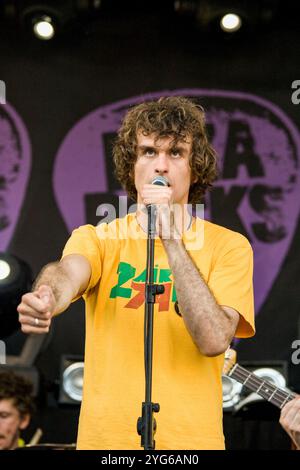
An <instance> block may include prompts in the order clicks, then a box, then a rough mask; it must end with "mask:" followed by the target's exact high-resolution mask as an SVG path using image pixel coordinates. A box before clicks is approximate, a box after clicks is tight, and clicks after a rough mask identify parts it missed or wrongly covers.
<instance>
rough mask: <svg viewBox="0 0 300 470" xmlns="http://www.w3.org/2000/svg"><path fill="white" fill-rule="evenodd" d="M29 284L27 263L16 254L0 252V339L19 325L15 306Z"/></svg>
mask: <svg viewBox="0 0 300 470" xmlns="http://www.w3.org/2000/svg"><path fill="white" fill-rule="evenodd" d="M31 285H32V272H31V269H30V267H29V265H28V264H27V263H25V262H24V261H22V260H21V259H19V258H17V257H16V256H13V255H10V254H8V253H0V339H1V338H5V337H7V336H9V335H10V334H12V333H13V332H14V331H15V330H17V329H18V328H19V327H20V324H19V321H18V312H17V306H18V304H19V303H20V301H21V297H22V295H23V294H24V293H25V292H28V291H29V290H30V289H31Z"/></svg>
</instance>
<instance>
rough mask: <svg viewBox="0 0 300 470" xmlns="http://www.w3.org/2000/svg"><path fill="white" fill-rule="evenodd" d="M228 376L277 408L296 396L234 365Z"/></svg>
mask: <svg viewBox="0 0 300 470" xmlns="http://www.w3.org/2000/svg"><path fill="white" fill-rule="evenodd" d="M228 376H229V377H231V378H232V379H235V380H237V382H240V383H241V384H243V385H244V386H245V387H247V388H248V389H249V390H251V391H252V392H255V393H257V394H258V395H260V396H261V397H262V398H264V399H265V400H267V401H269V402H270V403H272V404H273V405H275V406H277V408H283V406H284V405H285V404H286V403H287V402H288V401H290V400H292V399H293V398H295V396H296V395H294V394H293V393H288V392H286V391H285V390H283V389H282V388H278V387H276V386H275V385H273V384H272V383H271V382H268V381H267V380H263V379H262V378H260V377H258V376H257V375H255V374H253V373H252V372H249V371H248V370H247V369H244V367H242V366H240V365H239V364H235V366H234V367H233V368H232V369H231V371H230V372H229V373H228Z"/></svg>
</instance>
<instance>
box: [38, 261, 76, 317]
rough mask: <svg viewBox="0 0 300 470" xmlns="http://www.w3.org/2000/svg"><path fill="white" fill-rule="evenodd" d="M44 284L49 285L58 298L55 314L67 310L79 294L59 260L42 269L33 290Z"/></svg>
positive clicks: (56, 298)
mask: <svg viewBox="0 0 300 470" xmlns="http://www.w3.org/2000/svg"><path fill="white" fill-rule="evenodd" d="M42 285H47V286H49V287H51V289H52V292H53V294H54V297H55V300H56V309H55V312H54V314H58V313H60V312H63V311H64V310H66V308H68V306H69V305H70V303H71V301H72V299H73V298H74V297H75V296H76V294H77V292H75V289H74V287H73V285H72V282H71V280H70V278H69V276H68V275H67V273H66V271H65V270H64V268H63V267H62V266H61V264H60V263H59V262H58V261H57V262H54V263H49V264H47V265H46V266H45V267H44V268H43V269H42V271H41V272H40V274H39V275H38V277H37V278H36V280H35V282H34V285H33V289H32V290H33V291H34V290H37V289H38V288H39V287H40V286H42Z"/></svg>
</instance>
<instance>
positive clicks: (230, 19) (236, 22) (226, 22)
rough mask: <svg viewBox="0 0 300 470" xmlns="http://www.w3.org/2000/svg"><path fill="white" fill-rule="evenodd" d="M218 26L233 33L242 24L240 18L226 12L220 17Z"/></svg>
mask: <svg viewBox="0 0 300 470" xmlns="http://www.w3.org/2000/svg"><path fill="white" fill-rule="evenodd" d="M220 26H221V28H222V29H223V31H225V32H226V33H234V32H235V31H238V30H239V29H240V27H241V26H242V19H241V17H240V16H239V15H236V14H235V13H227V14H226V15H224V16H223V17H222V18H221V21H220Z"/></svg>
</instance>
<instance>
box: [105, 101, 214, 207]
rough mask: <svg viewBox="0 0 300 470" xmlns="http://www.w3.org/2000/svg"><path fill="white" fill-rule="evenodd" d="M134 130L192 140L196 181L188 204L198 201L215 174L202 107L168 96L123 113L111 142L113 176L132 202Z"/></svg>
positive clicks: (134, 158)
mask: <svg viewBox="0 0 300 470" xmlns="http://www.w3.org/2000/svg"><path fill="white" fill-rule="evenodd" d="M138 131H141V132H142V133H143V134H144V135H150V134H155V135H156V137H157V139H158V138H164V137H170V136H171V137H173V138H174V142H175V143H177V142H178V141H185V140H186V138H187V137H189V136H191V137H192V155H191V159H190V167H191V176H192V178H191V179H192V181H194V180H196V182H194V183H192V184H191V186H190V191H189V202H190V203H191V204H193V205H194V204H196V203H198V202H201V200H202V198H203V196H204V194H205V191H206V190H207V189H208V188H210V187H211V186H212V182H213V181H214V180H215V178H216V173H217V169H216V167H217V165H216V160H217V158H216V152H215V150H214V149H213V148H212V146H211V145H210V143H209V142H208V137H207V134H206V128H205V116H204V111H203V108H202V107H201V106H199V105H197V104H196V103H194V102H193V101H191V100H190V99H187V98H184V97H181V96H177V97H175V96H170V97H163V98H160V99H159V100H157V101H148V102H145V103H142V104H139V105H136V106H134V107H133V108H132V109H130V110H129V111H128V112H127V114H126V116H125V118H124V120H123V123H122V125H121V128H120V130H119V132H118V136H117V139H116V141H115V143H114V147H113V158H114V162H115V167H116V170H115V173H116V177H117V179H118V180H119V182H120V183H121V185H122V186H123V187H124V189H125V190H126V192H127V194H128V196H129V197H130V198H131V199H132V200H134V201H136V198H137V192H136V188H135V184H134V165H135V162H136V158H137V152H136V148H137V132H138Z"/></svg>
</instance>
